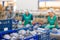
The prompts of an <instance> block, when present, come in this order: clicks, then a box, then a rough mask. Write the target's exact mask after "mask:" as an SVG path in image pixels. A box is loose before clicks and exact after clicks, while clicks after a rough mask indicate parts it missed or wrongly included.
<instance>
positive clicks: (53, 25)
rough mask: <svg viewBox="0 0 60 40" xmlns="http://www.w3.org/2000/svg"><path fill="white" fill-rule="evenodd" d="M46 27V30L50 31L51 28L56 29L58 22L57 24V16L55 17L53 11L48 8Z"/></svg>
mask: <svg viewBox="0 0 60 40" xmlns="http://www.w3.org/2000/svg"><path fill="white" fill-rule="evenodd" d="M48 14H49V16H48V18H47V21H48V25H47V26H46V28H49V29H52V28H57V27H58V22H57V16H56V15H55V12H54V9H52V8H50V9H49V10H48Z"/></svg>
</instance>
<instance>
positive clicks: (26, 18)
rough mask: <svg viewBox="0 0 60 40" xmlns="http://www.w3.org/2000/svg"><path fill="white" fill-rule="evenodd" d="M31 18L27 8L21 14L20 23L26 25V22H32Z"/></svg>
mask: <svg viewBox="0 0 60 40" xmlns="http://www.w3.org/2000/svg"><path fill="white" fill-rule="evenodd" d="M32 20H33V15H32V14H30V13H29V11H28V10H25V13H24V14H23V15H22V21H23V22H22V23H23V24H24V25H27V24H30V25H31V24H32Z"/></svg>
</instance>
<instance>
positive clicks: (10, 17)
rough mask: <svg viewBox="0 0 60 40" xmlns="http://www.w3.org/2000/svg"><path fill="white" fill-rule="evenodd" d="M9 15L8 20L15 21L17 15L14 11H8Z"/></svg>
mask: <svg viewBox="0 0 60 40" xmlns="http://www.w3.org/2000/svg"><path fill="white" fill-rule="evenodd" d="M6 14H7V19H14V17H15V13H14V11H12V10H8V12H7V13H6Z"/></svg>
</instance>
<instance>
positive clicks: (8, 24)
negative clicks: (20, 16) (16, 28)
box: [0, 19, 12, 31]
mask: <svg viewBox="0 0 60 40" xmlns="http://www.w3.org/2000/svg"><path fill="white" fill-rule="evenodd" d="M4 28H8V30H11V29H12V20H11V19H8V20H0V31H4Z"/></svg>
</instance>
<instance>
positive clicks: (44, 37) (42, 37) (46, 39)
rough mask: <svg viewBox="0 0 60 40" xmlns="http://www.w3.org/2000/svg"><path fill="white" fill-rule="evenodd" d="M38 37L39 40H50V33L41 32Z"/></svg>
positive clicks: (47, 31)
mask: <svg viewBox="0 0 60 40" xmlns="http://www.w3.org/2000/svg"><path fill="white" fill-rule="evenodd" d="M38 36H39V40H50V31H49V30H46V31H43V32H42V33H41V34H39V35H38Z"/></svg>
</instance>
